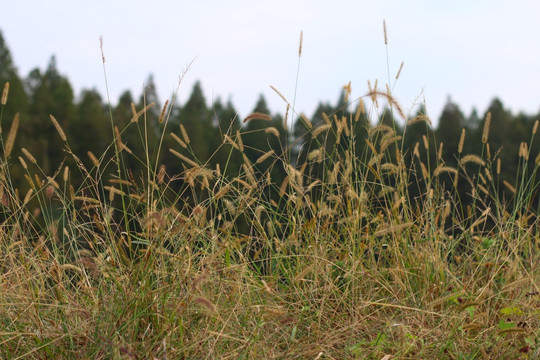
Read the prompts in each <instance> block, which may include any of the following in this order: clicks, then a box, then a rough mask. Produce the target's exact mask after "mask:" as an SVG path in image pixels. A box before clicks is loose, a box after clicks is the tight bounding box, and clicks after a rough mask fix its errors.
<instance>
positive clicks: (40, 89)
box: [23, 56, 77, 174]
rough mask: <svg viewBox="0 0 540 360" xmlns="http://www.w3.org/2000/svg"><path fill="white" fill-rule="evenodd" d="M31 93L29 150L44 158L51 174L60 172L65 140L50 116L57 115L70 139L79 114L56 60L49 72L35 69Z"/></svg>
mask: <svg viewBox="0 0 540 360" xmlns="http://www.w3.org/2000/svg"><path fill="white" fill-rule="evenodd" d="M27 88H28V89H29V91H30V99H31V104H30V108H29V115H30V119H29V121H28V122H26V124H25V126H24V127H23V129H24V133H25V135H26V136H29V137H30V139H31V141H30V139H29V143H28V147H29V148H30V149H31V150H32V152H33V153H34V154H36V156H40V157H41V159H40V160H41V166H42V167H43V170H44V171H45V173H47V174H51V172H52V171H54V170H56V167H58V166H59V165H60V164H61V162H62V160H63V159H64V155H65V154H64V153H63V150H62V148H63V147H64V144H63V141H62V140H61V139H60V137H59V136H58V133H57V131H56V129H55V128H54V126H53V124H52V123H51V120H50V119H49V115H53V116H54V117H55V118H56V119H57V121H58V122H59V124H60V125H61V127H62V128H63V130H64V132H65V133H66V134H67V135H68V141H72V139H71V138H70V136H69V135H70V128H71V124H72V123H73V122H74V121H76V116H77V111H76V107H75V104H74V101H73V100H74V95H73V89H72V87H71V84H70V83H69V81H68V79H67V78H66V77H64V76H62V75H60V73H59V72H58V69H57V66H56V58H55V57H54V56H52V57H51V59H50V61H49V64H48V66H47V69H46V70H45V72H44V73H41V72H40V71H39V69H34V70H33V71H32V72H31V73H30V75H29V77H28V80H27Z"/></svg>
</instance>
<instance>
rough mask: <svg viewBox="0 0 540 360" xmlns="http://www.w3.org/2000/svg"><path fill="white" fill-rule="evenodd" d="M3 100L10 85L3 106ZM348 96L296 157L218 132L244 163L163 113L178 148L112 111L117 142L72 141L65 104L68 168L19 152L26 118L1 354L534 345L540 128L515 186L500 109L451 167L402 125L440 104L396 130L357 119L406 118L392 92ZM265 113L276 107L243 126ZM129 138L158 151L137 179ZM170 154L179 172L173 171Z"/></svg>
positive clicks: (430, 355) (241, 133)
mask: <svg viewBox="0 0 540 360" xmlns="http://www.w3.org/2000/svg"><path fill="white" fill-rule="evenodd" d="M300 51H301V50H300ZM349 89H350V87H349ZM347 95H349V94H347ZM8 101H9V85H6V86H5V87H4V92H3V94H2V98H1V103H0V104H1V106H4V105H5V104H6V103H7V102H8ZM284 101H285V103H287V100H286V99H284ZM347 101H348V105H350V106H354V109H355V110H354V111H353V112H351V113H350V114H349V115H348V116H338V114H322V117H323V119H324V121H323V122H321V123H319V124H312V123H311V122H310V120H309V119H308V118H307V117H305V116H304V117H302V118H301V121H303V123H304V127H305V129H306V136H307V138H308V139H309V141H310V144H311V145H310V147H309V150H306V151H305V152H304V153H302V152H300V154H303V155H301V156H292V154H295V151H294V149H295V146H296V145H297V144H295V143H294V142H291V143H288V141H284V142H281V143H280V145H281V146H282V149H283V151H282V152H280V153H277V152H275V151H268V152H265V153H261V154H260V156H259V157H258V158H257V159H256V161H252V160H250V159H249V158H248V157H247V156H245V153H246V151H249V149H247V148H246V147H245V146H244V142H243V138H245V136H247V135H248V134H246V133H245V130H242V129H240V130H238V131H236V132H233V131H224V133H223V137H222V144H221V145H222V147H223V148H226V149H228V150H227V151H228V153H229V154H231V156H232V154H233V153H234V154H238V155H239V156H240V157H241V158H242V164H241V166H240V171H239V172H238V173H237V174H234V175H233V176H231V175H230V174H227V171H226V169H227V162H225V163H223V164H221V166H216V167H210V166H209V165H208V163H207V162H201V161H199V159H197V157H196V156H195V155H194V154H193V152H192V151H191V152H190V149H191V146H192V139H190V134H189V133H188V132H187V131H186V130H185V129H184V128H183V127H179V128H176V127H175V128H174V129H171V128H170V127H168V126H167V124H168V120H167V119H168V111H167V110H166V108H164V109H163V111H162V113H161V116H160V118H159V120H158V123H157V126H158V127H159V128H160V129H161V138H160V139H159V140H160V141H159V144H161V143H162V140H163V139H164V138H165V137H170V136H172V137H173V138H174V139H175V141H176V144H177V146H175V147H171V148H163V147H162V146H161V147H160V146H157V147H152V146H149V145H148V143H145V142H144V136H143V137H142V139H143V141H142V142H141V144H137V145H134V144H127V143H125V142H124V141H123V140H122V134H123V131H124V130H125V129H122V128H119V127H118V126H115V122H114V119H113V118H112V116H111V119H110V121H111V134H113V137H114V139H115V140H114V141H113V142H111V144H110V145H109V147H108V149H107V151H106V152H105V153H103V154H93V153H92V152H88V153H87V154H79V153H77V154H76V153H74V152H73V151H72V150H71V149H72V148H73V144H72V143H71V142H70V139H69V138H68V137H67V136H66V134H65V132H64V131H63V129H62V127H61V125H60V124H59V123H58V121H57V119H56V118H55V116H54V114H51V115H50V117H49V118H50V121H51V122H52V124H53V125H54V126H55V128H56V130H57V136H58V139H59V140H60V141H61V143H62V150H63V151H64V153H65V157H66V159H69V161H70V164H74V165H63V166H62V167H60V168H58V169H57V170H56V171H55V172H54V173H46V172H44V171H43V169H42V167H41V166H40V163H39V162H38V161H37V160H36V154H32V153H31V152H30V151H28V150H27V149H20V153H21V156H18V157H17V158H15V157H14V156H13V154H14V153H15V152H14V143H15V139H16V136H17V131H18V120H14V121H13V122H12V123H11V126H10V128H9V129H3V130H4V131H3V132H2V141H1V146H2V152H3V156H2V158H1V160H0V164H1V167H0V184H1V187H0V204H1V205H0V206H1V209H2V210H1V214H0V216H1V224H0V287H1V291H0V324H1V327H0V358H3V359H61V358H77V359H84V358H92V359H195V358H197V359H213V358H223V359H271V358H276V359H377V360H379V359H385V360H389V359H510V358H512V359H515V358H521V359H535V358H539V357H540V338H539V335H540V330H539V329H540V328H539V320H540V308H539V307H540V292H539V288H538V284H539V280H540V269H539V264H540V261H539V260H540V252H539V244H540V239H539V232H538V220H537V217H538V208H537V205H535V204H537V197H538V194H537V192H538V189H537V188H535V187H534V186H531V184H533V183H534V182H532V181H530V179H533V178H535V176H536V175H537V171H538V163H539V161H538V158H536V155H537V154H529V151H528V149H531V148H532V147H533V146H532V145H533V144H532V142H533V140H534V135H535V134H536V131H537V128H538V122H536V123H535V126H534V128H533V131H532V136H531V138H530V139H524V141H526V143H525V144H526V145H523V146H522V147H521V148H520V154H519V166H518V173H517V174H516V179H517V181H516V183H515V184H509V183H508V182H506V183H505V184H501V182H502V181H501V179H499V177H498V174H499V173H500V168H499V167H500V162H498V161H497V154H496V153H492V151H490V148H489V136H490V131H493V129H490V120H489V116H488V119H485V122H484V127H483V129H482V130H483V132H482V139H481V147H482V149H483V150H482V152H481V153H480V154H467V153H464V151H463V149H464V144H465V142H466V141H467V136H466V133H465V132H463V133H462V137H461V139H460V141H459V147H458V151H457V153H456V154H455V157H456V158H457V159H458V166H456V167H452V166H449V165H448V164H447V163H446V162H445V159H443V157H442V156H441V151H440V149H442V146H443V145H442V146H441V144H438V143H437V142H436V140H435V139H426V138H425V137H424V139H423V141H420V142H418V143H417V146H416V147H415V148H414V151H413V152H412V153H408V152H407V151H406V150H405V148H404V147H403V142H404V141H406V139H407V126H412V125H413V124H419V123H421V124H424V125H425V126H426V127H428V126H430V125H431V124H430V120H429V119H428V118H427V117H426V116H417V117H414V118H411V119H406V116H403V118H405V121H406V123H405V131H404V132H403V134H402V135H399V134H397V133H396V130H395V129H394V128H392V126H389V125H387V124H383V123H375V124H367V125H366V124H363V123H362V124H361V123H360V122H359V119H360V118H361V117H362V116H366V115H367V116H368V117H369V116H371V114H372V113H376V112H377V111H379V110H380V109H381V108H382V107H383V104H387V105H388V108H389V109H390V111H392V113H394V114H397V115H399V114H400V113H401V112H402V110H401V106H400V104H398V103H397V101H396V100H395V99H394V98H393V96H392V94H391V91H390V90H389V88H387V89H386V90H380V89H378V88H377V85H375V86H374V87H371V85H369V88H368V89H367V91H366V95H365V96H363V97H361V98H356V99H347ZM150 106H151V104H149V105H148V106H146V107H144V108H142V109H134V111H133V121H132V122H131V123H130V124H127V125H126V127H129V126H134V125H133V124H135V123H137V124H140V125H142V127H143V129H147V128H148V127H150V126H152V125H151V124H150V120H147V119H146V116H145V114H146V111H147V110H148V109H149V107H150ZM133 108H134V106H133ZM290 116H292V115H290ZM1 120H2V124H4V123H5V121H6V119H3V118H2V119H1ZM256 120H258V121H267V120H269V116H268V115H267V114H261V113H254V114H252V115H250V116H248V117H247V118H246V119H245V121H244V122H245V123H249V122H251V121H256ZM284 121H285V123H286V122H287V116H286V117H285V119H284ZM154 125H156V124H154ZM360 126H361V127H362V131H365V134H366V137H365V138H362V139H359V138H357V136H356V135H357V132H356V131H355V129H357V128H358V127H360ZM272 129H273V128H271V127H270V128H267V129H266V130H264V132H265V133H266V135H268V136H270V137H271V136H273V135H274V134H275V133H277V130H275V129H274V130H275V131H274V130H272ZM276 137H278V136H276ZM286 139H290V137H286ZM359 141H362V142H363V143H365V144H366V145H367V146H365V147H362V149H363V150H362V151H361V152H360V153H359V152H358V151H356V149H357V148H359V146H358V144H359ZM133 146H139V147H140V148H141V149H144V154H145V156H144V157H138V158H137V159H136V161H137V162H138V163H141V162H142V163H144V165H145V170H146V171H145V177H142V178H141V177H133V176H130V172H129V165H128V163H129V159H130V158H131V157H133V156H135V155H134V154H133V152H132V150H131V149H132V148H133ZM430 149H431V150H435V151H433V153H434V154H435V156H434V157H430V156H428V155H427V154H428V153H429V152H430ZM163 153H168V154H172V155H173V156H174V157H175V158H176V159H177V161H178V162H179V163H181V164H182V171H180V172H178V173H169V172H168V170H167V169H166V168H165V167H163V166H160V165H159V161H158V159H159V157H160V155H161V154H163ZM186 153H187V155H186ZM82 156H85V157H87V158H88V159H89V160H90V163H91V166H88V165H85V162H83V161H82V160H81V157H82ZM535 158H536V159H535ZM85 160H86V159H85ZM86 164H88V162H86ZM531 164H532V167H533V169H534V170H533V171H532V173H531V172H529V170H528V169H529V166H530V165H531ZM261 165H264V166H261ZM15 168H16V169H19V170H21V169H22V171H24V172H25V175H24V178H25V179H26V182H27V184H26V185H27V186H28V190H27V191H26V192H24V193H23V192H21V190H20V189H19V186H18V185H17V184H13V182H12V181H11V172H12V171H13V169H15ZM105 169H107V170H105ZM275 171H281V172H284V173H285V174H286V176H285V180H283V181H280V182H276V181H275V177H274V176H273V172H275ZM74 172H76V173H77V174H82V177H83V179H84V182H83V183H82V184H81V185H77V186H74V185H73V184H72V183H71V180H70V179H71V178H72V174H73V173H74ZM110 174H112V175H111V176H109V175H110ZM458 182H464V183H466V184H467V185H468V188H467V189H468V190H467V196H468V201H467V202H464V200H463V194H462V193H461V192H460V191H458V187H457V184H458ZM177 183H181V184H182V186H180V187H179V186H176V185H175V184H177ZM503 187H504V188H506V189H507V190H510V193H511V197H510V198H507V197H505V196H502V195H501V192H500V189H501V188H503ZM461 188H462V187H460V189H461ZM186 198H188V199H189V200H184V199H186ZM469 200H470V201H469Z"/></svg>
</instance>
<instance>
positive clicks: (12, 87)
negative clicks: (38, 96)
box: [0, 31, 28, 126]
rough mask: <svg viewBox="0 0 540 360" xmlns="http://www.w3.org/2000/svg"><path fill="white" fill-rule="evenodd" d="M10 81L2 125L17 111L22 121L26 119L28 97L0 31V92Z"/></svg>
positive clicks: (11, 118) (9, 120) (8, 121)
mask: <svg viewBox="0 0 540 360" xmlns="http://www.w3.org/2000/svg"><path fill="white" fill-rule="evenodd" d="M7 82H9V93H8V98H7V102H6V104H5V105H4V106H3V107H2V110H1V111H2V119H1V120H2V124H1V125H2V126H5V125H6V123H10V122H11V121H12V120H13V117H14V116H15V114H16V113H19V116H20V119H21V121H26V117H27V113H28V97H27V95H26V93H25V92H24V85H23V82H22V80H21V78H20V77H19V75H18V72H17V68H16V67H15V65H14V64H13V59H12V58H11V52H10V51H9V49H8V47H7V44H6V42H5V40H4V37H3V35H2V32H1V31H0V92H1V91H3V89H4V86H5V84H6V83H7Z"/></svg>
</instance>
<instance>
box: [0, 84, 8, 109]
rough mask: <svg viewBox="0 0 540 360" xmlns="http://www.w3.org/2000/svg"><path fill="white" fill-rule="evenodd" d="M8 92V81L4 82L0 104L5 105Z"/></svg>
mask: <svg viewBox="0 0 540 360" xmlns="http://www.w3.org/2000/svg"><path fill="white" fill-rule="evenodd" d="M8 94H9V81H8V82H6V83H5V84H4V90H3V91H2V98H1V99H0V105H6V103H7V98H8Z"/></svg>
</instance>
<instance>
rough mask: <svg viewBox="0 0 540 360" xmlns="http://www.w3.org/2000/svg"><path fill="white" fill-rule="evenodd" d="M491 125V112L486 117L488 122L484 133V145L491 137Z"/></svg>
mask: <svg viewBox="0 0 540 360" xmlns="http://www.w3.org/2000/svg"><path fill="white" fill-rule="evenodd" d="M490 125H491V112H488V113H487V115H486V121H485V122H484V130H483V131H482V143H483V144H485V143H487V141H488V137H489V127H490Z"/></svg>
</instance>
